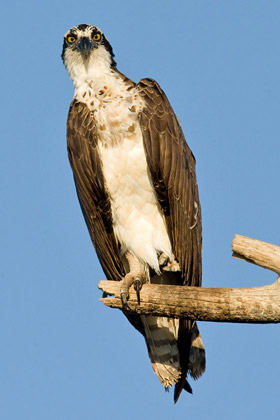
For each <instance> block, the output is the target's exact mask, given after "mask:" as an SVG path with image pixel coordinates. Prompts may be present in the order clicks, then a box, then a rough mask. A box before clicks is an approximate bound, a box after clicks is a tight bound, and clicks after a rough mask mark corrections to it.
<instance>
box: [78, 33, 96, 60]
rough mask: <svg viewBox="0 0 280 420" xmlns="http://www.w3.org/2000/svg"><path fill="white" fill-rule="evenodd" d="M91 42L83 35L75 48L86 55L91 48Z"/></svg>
mask: <svg viewBox="0 0 280 420" xmlns="http://www.w3.org/2000/svg"><path fill="white" fill-rule="evenodd" d="M93 48H94V47H93V44H92V42H91V41H90V39H89V38H87V37H83V38H81V39H80V41H79V43H78V44H77V50H78V51H79V52H80V53H82V54H83V55H85V56H88V55H89V53H90V51H92V50H93Z"/></svg>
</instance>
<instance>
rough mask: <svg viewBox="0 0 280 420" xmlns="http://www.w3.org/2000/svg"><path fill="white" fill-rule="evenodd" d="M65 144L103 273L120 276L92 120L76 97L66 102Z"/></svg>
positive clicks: (108, 204)
mask: <svg viewBox="0 0 280 420" xmlns="http://www.w3.org/2000/svg"><path fill="white" fill-rule="evenodd" d="M67 147H68V156H69V160H70V164H71V167H72V170H73V175H74V180H75V184H76V189H77V194H78V198H79V201H80V205H81V208H82V211H83V215H84V218H85V221H86V224H87V227H88V230H89V234H90V237H91V240H92V242H93V245H94V247H95V250H96V253H97V255H98V258H99V260H100V263H101V265H102V268H103V270H104V273H105V275H106V277H107V278H108V279H112V280H120V279H121V277H122V276H124V268H123V265H122V263H121V260H120V254H119V247H118V243H117V240H116V238H115V236H114V232H113V226H112V218H111V206H110V201H109V199H108V195H107V193H106V191H105V187H104V179H103V173H102V167H101V161H100V158H99V154H98V151H97V136H96V127H95V121H94V117H93V115H92V113H91V112H90V110H89V109H88V107H87V106H86V105H85V104H82V103H80V102H78V101H76V100H74V101H73V102H72V104H71V106H70V110H69V115H68V120H67Z"/></svg>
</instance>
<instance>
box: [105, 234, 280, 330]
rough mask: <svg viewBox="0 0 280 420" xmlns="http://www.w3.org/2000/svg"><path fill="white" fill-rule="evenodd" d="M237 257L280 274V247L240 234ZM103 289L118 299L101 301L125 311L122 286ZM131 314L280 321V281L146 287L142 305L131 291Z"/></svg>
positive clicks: (108, 284) (109, 284) (235, 246)
mask: <svg viewBox="0 0 280 420" xmlns="http://www.w3.org/2000/svg"><path fill="white" fill-rule="evenodd" d="M232 250H233V257H235V258H241V259H243V260H245V261H248V262H251V263H254V264H257V265H259V266H261V267H264V268H267V269H269V270H272V271H274V272H275V273H277V274H280V247H278V246H275V245H271V244H268V243H266V242H262V241H258V240H256V239H251V238H247V237H245V236H240V235H236V236H235V238H234V240H233V243H232ZM98 286H99V288H100V289H102V290H103V291H104V292H106V293H108V294H110V295H114V296H115V297H113V298H112V297H107V298H102V299H101V301H102V302H103V303H104V304H105V305H106V306H110V307H112V308H119V309H122V302H121V299H120V283H119V282H116V281H101V282H100V283H99V285H98ZM129 307H130V309H129V312H133V313H137V314H141V315H156V316H167V317H176V318H185V319H194V320H200V321H215V322H239V323H278V322H280V278H278V280H276V282H275V283H273V284H271V285H268V286H262V287H252V288H233V289H230V288H206V287H187V286H168V285H155V284H145V285H144V286H143V288H142V290H141V303H140V305H138V303H137V297H136V293H135V291H134V289H133V287H132V288H131V289H130V298H129Z"/></svg>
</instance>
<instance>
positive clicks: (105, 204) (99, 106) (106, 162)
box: [62, 25, 205, 402]
mask: <svg viewBox="0 0 280 420" xmlns="http://www.w3.org/2000/svg"><path fill="white" fill-rule="evenodd" d="M62 59H63V62H64V64H65V67H66V69H67V70H68V72H69V75H70V77H71V79H72V80H73V83H74V87H75V95H74V99H73V101H72V103H71V105H70V110H69V115H68V120H67V146H68V155H69V160H70V164H71V167H72V170H73V175H74V181H75V185H76V189H77V194H78V198H79V202H80V205H81V208H82V211H83V215H84V218H85V221H86V224H87V227H88V230H89V234H90V237H91V240H92V242H93V245H94V247H95V250H96V253H97V255H98V258H99V260H100V263H101V265H102V268H103V270H104V272H105V275H106V277H107V278H108V279H114V280H119V281H121V283H120V284H121V286H120V287H121V289H120V291H121V298H122V302H123V312H124V314H125V315H126V316H127V318H128V319H129V321H130V322H131V323H132V324H133V326H134V327H135V328H136V329H137V330H138V331H140V332H141V333H142V334H143V336H144V338H145V341H146V345H147V348H148V353H149V357H150V359H151V363H152V367H153V370H154V372H155V373H156V374H157V376H158V378H159V380H160V382H161V383H162V384H163V386H164V387H165V388H169V387H171V386H172V385H175V392H174V401H175V402H176V401H177V399H178V398H179V396H180V393H181V391H182V389H185V390H186V391H188V392H192V389H191V387H190V385H189V383H188V381H187V375H188V374H190V375H191V376H192V377H193V378H194V379H196V378H198V377H199V376H200V375H201V374H202V373H203V372H204V370H205V350H204V347H203V343H202V340H201V336H200V334H199V331H198V329H197V326H196V323H195V322H194V321H190V320H188V321H187V320H182V319H171V318H166V317H156V316H140V315H134V314H131V313H129V303H128V302H129V301H128V299H129V288H130V287H131V286H132V285H134V287H135V289H136V292H137V296H138V300H140V298H139V293H140V289H141V286H142V284H143V283H145V282H150V283H158V284H170V285H187V286H200V285H201V247H202V239H201V211H200V204H199V197H198V189H197V183H196V174H195V158H194V156H193V154H192V152H191V150H190V148H189V147H188V145H187V143H186V141H185V138H184V134H183V132H182V129H181V126H180V123H179V121H178V119H177V117H176V115H175V114H174V111H173V109H172V107H171V105H170V103H169V102H168V99H167V97H166V96H165V94H164V92H163V91H162V89H161V88H160V86H159V85H158V83H157V82H155V81H154V80H152V79H142V80H140V82H138V83H134V82H133V81H132V80H130V79H129V78H127V77H126V76H124V75H123V74H122V73H121V72H120V71H119V70H118V69H117V67H116V62H115V60H114V54H113V50H112V47H111V45H110V43H109V41H108V40H107V38H106V37H105V35H104V34H103V33H102V31H101V30H100V29H98V28H97V27H96V26H92V25H78V26H75V27H73V28H71V29H70V30H69V31H68V32H67V33H66V35H65V36H64V44H63V52H62Z"/></svg>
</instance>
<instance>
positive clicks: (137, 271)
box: [121, 252, 148, 309]
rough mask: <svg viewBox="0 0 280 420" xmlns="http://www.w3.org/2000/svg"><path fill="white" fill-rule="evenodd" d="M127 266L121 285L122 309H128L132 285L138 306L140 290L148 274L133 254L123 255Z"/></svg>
mask: <svg viewBox="0 0 280 420" xmlns="http://www.w3.org/2000/svg"><path fill="white" fill-rule="evenodd" d="M125 257H126V260H127V262H128V265H129V273H127V275H126V276H125V277H124V279H123V280H122V283H121V300H122V304H123V308H124V309H130V308H129V305H128V303H127V301H128V299H129V289H130V287H131V286H132V284H134V289H135V291H136V295H137V301H138V304H139V305H140V290H141V288H142V285H143V284H144V283H146V282H147V281H148V274H147V269H146V268H145V265H144V264H143V263H141V262H140V261H139V260H138V259H137V258H136V257H135V256H134V255H133V254H131V253H130V252H127V253H126V254H125Z"/></svg>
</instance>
